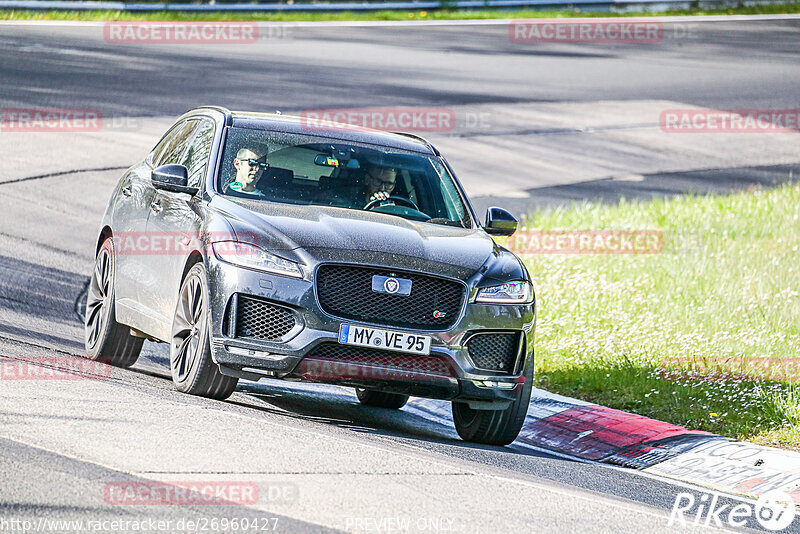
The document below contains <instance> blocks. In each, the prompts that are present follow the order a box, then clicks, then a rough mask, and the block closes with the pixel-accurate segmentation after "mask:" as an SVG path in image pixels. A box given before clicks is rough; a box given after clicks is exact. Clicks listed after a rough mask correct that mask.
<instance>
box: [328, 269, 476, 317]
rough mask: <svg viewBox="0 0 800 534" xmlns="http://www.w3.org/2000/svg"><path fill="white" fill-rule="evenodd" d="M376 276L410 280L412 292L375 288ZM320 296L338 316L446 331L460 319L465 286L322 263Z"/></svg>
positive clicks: (332, 312) (422, 276) (398, 273)
mask: <svg viewBox="0 0 800 534" xmlns="http://www.w3.org/2000/svg"><path fill="white" fill-rule="evenodd" d="M375 275H381V276H393V277H396V278H406V279H408V280H411V294H410V295H408V296H402V295H397V294H395V295H390V294H388V293H377V292H375V291H372V277H373V276H375ZM317 295H318V297H319V303H320V306H322V309H323V310H325V311H326V312H327V313H329V314H331V315H333V316H336V317H341V318H344V319H352V320H355V321H363V322H367V323H373V324H380V325H385V326H395V327H401V328H414V329H419V330H446V329H448V328H450V327H452V326H453V325H454V324H455V322H456V321H457V320H458V316H459V313H460V312H461V305H462V304H463V302H464V296H465V286H464V285H463V284H461V283H459V282H456V281H454V280H448V279H446V278H439V277H436V276H430V275H426V274H419V273H409V272H401V271H394V270H390V269H382V268H377V267H359V266H344V265H322V266H321V267H319V269H318V270H317ZM437 312H438V313H437Z"/></svg>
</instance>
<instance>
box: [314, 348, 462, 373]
mask: <svg viewBox="0 0 800 534" xmlns="http://www.w3.org/2000/svg"><path fill="white" fill-rule="evenodd" d="M305 358H306V359H308V360H330V361H331V363H332V364H334V365H333V366H332V367H331V370H332V371H334V372H336V369H337V366H336V364H356V365H363V366H369V367H376V368H382V369H388V370H390V371H398V372H401V373H406V374H415V373H420V374H426V375H437V376H447V377H450V376H454V371H453V366H452V363H451V361H450V359H449V358H447V357H446V356H437V355H434V354H432V355H430V356H422V355H410V354H399V353H397V352H392V351H389V350H379V349H370V348H366V347H364V348H362V347H350V346H347V345H341V344H339V343H320V344H319V345H317V346H316V347H315V348H313V349H311V351H310V352H309V353H308V354H306V356H305ZM309 367H310V366H306V368H309ZM341 367H342V369H341V371H342V372H343V373H344V372H346V371H348V369H347V365H342V366H341ZM360 374H362V375H363V373H360ZM384 374H385V373H384ZM380 376H381V375H376V376H374V377H373V378H379V377H380Z"/></svg>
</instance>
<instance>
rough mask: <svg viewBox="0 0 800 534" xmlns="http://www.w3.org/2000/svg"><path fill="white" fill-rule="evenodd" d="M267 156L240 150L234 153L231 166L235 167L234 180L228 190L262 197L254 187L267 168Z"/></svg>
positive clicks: (249, 150)
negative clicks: (234, 156)
mask: <svg viewBox="0 0 800 534" xmlns="http://www.w3.org/2000/svg"><path fill="white" fill-rule="evenodd" d="M266 159H267V156H266V154H264V155H259V154H257V153H256V152H255V151H254V150H251V149H249V148H242V149H240V150H239V152H237V153H236V158H235V159H234V160H233V166H234V167H236V179H235V180H234V181H233V182H231V183H230V184H228V190H230V191H236V192H238V193H246V194H249V195H256V196H264V193H263V192H261V191H260V190H259V189H258V188H257V187H256V186H257V185H258V180H259V179H260V178H261V175H262V174H263V173H264V169H266V168H267V167H269V165H268V164H267V162H266Z"/></svg>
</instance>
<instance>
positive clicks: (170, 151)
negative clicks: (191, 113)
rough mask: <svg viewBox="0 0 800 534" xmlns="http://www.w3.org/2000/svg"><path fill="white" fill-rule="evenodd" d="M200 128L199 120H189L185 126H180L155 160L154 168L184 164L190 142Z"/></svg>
mask: <svg viewBox="0 0 800 534" xmlns="http://www.w3.org/2000/svg"><path fill="white" fill-rule="evenodd" d="M199 126H200V121H199V120H197V119H190V120H187V121H186V122H185V123H183V125H181V126H179V127H178V129H177V130H176V131H175V134H174V135H173V136H172V137H171V138H170V139H169V141H168V142H167V145H166V147H165V148H164V150H163V152H162V153H160V154H158V155H157V156H156V157H155V158H154V159H153V166H154V167H160V166H162V165H169V164H171V163H182V162H183V157H184V154H185V153H186V149H187V145H188V141H189V140H190V139H191V138H192V136H193V135H194V133H195V132H196V131H197V128H198V127H199Z"/></svg>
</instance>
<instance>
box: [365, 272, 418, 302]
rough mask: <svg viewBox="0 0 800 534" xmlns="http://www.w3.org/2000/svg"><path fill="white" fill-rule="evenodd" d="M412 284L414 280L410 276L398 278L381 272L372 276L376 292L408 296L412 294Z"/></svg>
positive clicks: (373, 288) (373, 287)
mask: <svg viewBox="0 0 800 534" xmlns="http://www.w3.org/2000/svg"><path fill="white" fill-rule="evenodd" d="M411 285H412V282H411V280H409V279H408V278H397V277H394V276H383V275H379V274H376V275H375V276H373V277H372V290H373V291H374V292H376V293H386V294H387V295H398V296H402V297H407V296H409V295H411Z"/></svg>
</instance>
